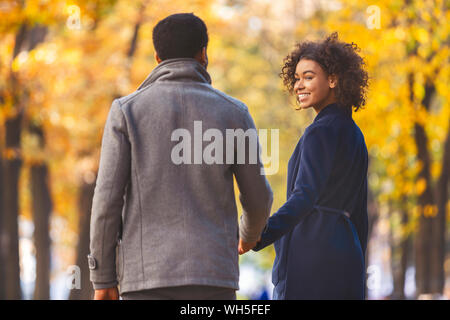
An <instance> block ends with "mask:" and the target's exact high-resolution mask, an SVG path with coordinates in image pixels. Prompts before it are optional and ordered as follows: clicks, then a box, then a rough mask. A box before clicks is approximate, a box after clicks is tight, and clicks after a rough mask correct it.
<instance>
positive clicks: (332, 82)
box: [328, 74, 338, 89]
mask: <svg viewBox="0 0 450 320" xmlns="http://www.w3.org/2000/svg"><path fill="white" fill-rule="evenodd" d="M337 83H338V76H337V75H336V74H330V75H329V76H328V86H329V87H330V88H331V89H333V88H336V86H337Z"/></svg>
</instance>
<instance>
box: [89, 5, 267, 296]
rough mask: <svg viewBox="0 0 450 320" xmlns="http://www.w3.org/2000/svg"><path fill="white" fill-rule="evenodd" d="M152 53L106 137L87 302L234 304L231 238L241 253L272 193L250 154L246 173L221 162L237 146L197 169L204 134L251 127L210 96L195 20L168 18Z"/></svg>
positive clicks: (235, 153) (202, 36) (222, 99)
mask: <svg viewBox="0 0 450 320" xmlns="http://www.w3.org/2000/svg"><path fill="white" fill-rule="evenodd" d="M153 43H154V46H155V51H156V53H155V58H156V60H157V61H158V63H159V64H158V66H157V67H156V68H155V69H154V70H153V71H152V72H151V73H150V75H149V76H148V77H147V79H146V80H145V81H144V82H143V83H142V85H141V86H140V87H139V88H138V90H137V91H136V92H134V93H132V94H131V95H128V96H126V97H123V98H120V99H118V100H115V101H114V102H113V104H112V106H111V109H110V111H109V115H108V118H107V121H106V125H105V129H104V134H103V140H102V150H101V156H100V167H99V173H98V178H97V183H96V187H95V193H94V198H93V204H92V217H91V243H90V254H89V256H88V261H89V268H90V271H91V275H90V279H91V281H92V282H93V285H94V289H95V296H94V299H118V297H119V291H120V295H121V296H122V298H123V299H235V298H236V292H235V291H236V290H237V289H238V280H239V266H238V237H239V236H240V238H241V240H240V243H239V250H243V249H242V248H244V249H245V248H247V247H253V246H255V244H256V242H257V241H258V239H259V236H260V234H261V232H262V229H263V228H264V226H265V224H266V221H267V218H268V216H269V212H270V208H271V205H272V191H271V189H270V186H269V184H268V182H267V179H266V178H265V176H264V174H263V170H262V164H261V161H260V158H259V152H258V154H257V161H256V162H254V163H251V161H245V162H244V163H242V161H241V162H239V161H237V162H236V161H233V162H231V163H230V161H227V160H230V159H231V160H236V159H238V158H240V157H241V155H240V154H239V148H238V147H237V145H238V144H239V143H237V144H236V145H234V146H232V147H231V148H229V147H228V145H227V147H226V148H225V147H224V148H223V149H219V148H215V154H210V155H211V156H212V157H213V160H214V161H209V160H211V159H209V160H208V159H203V158H204V157H205V154H206V155H208V152H206V149H205V148H204V147H205V146H208V143H207V142H205V140H206V141H208V138H207V134H206V132H209V133H212V132H213V133H216V134H217V133H218V132H219V133H223V134H224V135H225V133H226V132H227V129H241V131H244V132H247V130H248V129H250V131H251V130H255V126H254V122H253V120H252V118H251V116H250V114H249V112H248V110H247V107H246V106H245V105H244V104H243V103H242V102H240V101H238V100H236V99H234V98H231V97H229V96H227V95H225V94H224V93H222V92H220V91H218V90H216V89H214V88H213V87H212V86H211V78H210V76H209V74H208V72H207V71H206V68H207V65H208V57H207V44H208V34H207V29H206V25H205V24H204V22H203V21H202V20H201V19H199V18H198V17H196V16H195V15H193V14H187V13H183V14H174V15H171V16H169V17H167V18H165V19H163V20H162V21H160V22H159V23H158V24H157V25H156V26H155V28H154V29H153ZM199 128H200V129H201V130H202V132H205V135H201V132H200V136H199ZM208 130H209V131H208ZM211 130H213V131H211ZM214 130H215V131H214ZM189 137H193V140H194V141H193V143H191V141H190V140H188V138H189ZM182 138H184V139H183V141H181V142H179V141H180V140H182ZM199 139H200V144H199V143H198V140H199ZM215 139H216V140H215V141H214V143H219V142H220V139H218V137H217V135H216V136H215ZM184 140H186V141H184ZM211 140H213V139H212V137H211V135H210V136H209V141H211ZM223 140H224V139H223ZM248 140H250V138H249V139H246V140H244V142H245V147H249V146H250V143H249V142H248ZM241 141H242V140H241ZM182 143H184V147H183V146H182V147H181V148H180V144H182ZM192 145H193V148H192ZM258 146H259V144H258ZM216 147H217V145H216ZM202 150H204V153H202ZM224 150H225V152H223V154H222V151H224ZM245 150H246V151H245V160H248V159H250V158H252V154H251V152H252V150H250V149H248V148H245ZM253 151H254V150H253ZM230 152H231V154H230ZM253 155H254V154H253ZM199 156H200V157H199ZM202 156H203V157H202ZM180 159H181V160H182V161H180ZM207 160H208V161H207ZM222 160H223V161H222ZM233 176H234V177H235V178H236V181H237V184H238V187H239V190H240V201H241V204H242V207H243V214H242V217H241V225H240V227H239V226H238V221H237V220H238V219H237V211H236V203H235V197H234V186H233ZM238 230H239V235H238ZM116 269H117V273H116ZM118 285H119V289H118V288H117V286H118Z"/></svg>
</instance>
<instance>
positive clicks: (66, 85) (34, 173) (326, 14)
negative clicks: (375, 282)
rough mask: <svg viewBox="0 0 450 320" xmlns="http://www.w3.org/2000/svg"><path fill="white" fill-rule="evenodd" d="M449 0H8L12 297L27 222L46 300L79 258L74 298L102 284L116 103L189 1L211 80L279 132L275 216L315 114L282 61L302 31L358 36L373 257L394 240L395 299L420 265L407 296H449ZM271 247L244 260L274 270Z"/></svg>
mask: <svg viewBox="0 0 450 320" xmlns="http://www.w3.org/2000/svg"><path fill="white" fill-rule="evenodd" d="M449 6H450V4H449V3H448V1H444V0H435V1H413V0H398V1H387V0H379V1H370V2H369V1H356V0H342V1H335V0H327V1H326V0H321V1H312V0H282V1H277V2H273V1H269V0H250V1H244V0H215V1H207V0H191V1H179V0H173V1H170V2H168V1H163V0H145V1H144V0H142V1H139V0H131V1H125V0H95V1H94V0H78V1H75V0H74V1H63V0H56V1H42V0H21V1H19V0H17V1H15V0H9V1H0V35H1V38H0V55H1V60H0V124H1V125H0V137H1V139H0V150H1V153H0V163H1V167H0V169H1V170H0V181H1V182H2V183H1V184H0V235H1V237H0V299H2V298H7V299H20V298H23V297H24V295H23V293H22V292H23V291H25V290H23V288H21V284H22V285H24V283H25V282H24V279H25V278H26V274H27V272H28V271H26V270H29V269H30V266H29V264H30V263H32V262H30V261H28V260H26V259H25V253H24V250H25V249H24V248H25V247H26V246H25V242H23V241H22V240H24V239H25V238H26V236H25V233H26V232H23V231H20V230H22V229H21V228H20V226H21V225H25V224H24V222H26V221H28V222H30V223H31V225H32V226H33V228H32V233H33V245H32V248H33V250H32V251H31V255H32V256H33V257H34V259H35V267H34V270H35V278H34V277H32V282H33V283H34V294H33V298H35V299H48V298H50V297H53V296H56V293H55V294H51V292H52V290H51V289H52V287H56V286H57V284H56V283H60V282H61V281H60V280H58V279H61V277H62V279H65V278H66V276H67V275H66V274H65V272H66V269H67V268H68V266H70V265H72V264H75V265H77V266H79V267H80V271H81V273H80V274H81V289H80V290H78V289H73V290H71V291H70V296H69V298H70V299H89V298H90V297H91V296H92V286H91V284H90V282H89V271H88V268H87V263H86V255H87V253H88V251H89V247H88V246H89V220H90V211H91V202H92V196H93V190H94V187H95V179H96V173H97V169H98V160H99V155H100V154H99V152H100V146H101V137H102V132H103V127H104V124H105V120H106V116H107V114H108V111H109V107H110V105H111V102H112V100H113V99H114V98H116V97H119V96H123V95H127V94H129V93H131V92H133V91H134V90H135V89H136V88H137V87H138V86H139V84H140V83H141V82H142V81H143V80H144V79H145V77H146V76H147V75H148V73H149V72H150V71H151V70H152V69H153V68H154V67H155V66H156V62H155V61H154V57H153V55H154V51H153V45H152V41H151V33H152V28H153V26H154V25H155V24H156V23H157V21H159V20H160V19H162V18H164V17H166V16H167V15H170V14H172V13H176V12H194V13H195V14H196V15H198V16H200V17H201V18H202V19H203V20H204V21H205V22H206V24H207V26H208V31H209V36H210V44H209V46H208V55H209V61H210V64H209V67H208V71H209V73H210V74H211V76H212V80H213V86H215V87H216V88H218V89H220V90H223V91H225V92H226V93H228V94H230V95H232V96H235V97H236V98H238V99H240V100H242V101H244V102H245V103H246V104H247V105H248V107H249V109H250V112H251V114H252V115H253V117H254V119H255V122H256V125H257V127H258V128H268V129H271V128H273V129H279V130H280V132H279V134H280V140H279V150H280V152H279V155H280V161H279V170H278V172H277V173H276V174H274V175H271V176H269V177H268V178H269V181H270V183H271V186H272V188H273V190H274V196H275V199H274V204H273V212H275V211H276V210H277V209H278V208H279V207H280V206H281V205H282V204H283V202H284V201H285V192H286V187H285V186H286V171H287V162H288V159H289V157H290V155H291V153H292V151H293V149H294V147H295V145H296V143H297V141H298V139H299V138H300V137H301V135H302V133H303V131H304V129H305V128H306V127H307V126H308V125H309V124H310V123H311V121H312V120H313V118H314V116H315V114H314V113H313V112H312V111H295V101H294V98H293V97H290V96H289V95H288V93H287V92H286V91H285V89H284V88H283V86H282V82H281V79H280V78H279V73H280V71H281V66H282V62H283V58H284V57H285V56H286V55H287V54H288V53H289V52H290V50H292V49H293V46H294V44H295V43H296V42H298V41H303V40H318V39H323V38H324V37H325V36H326V35H328V34H329V33H331V32H334V31H337V32H338V33H339V37H340V38H341V39H342V40H344V41H347V42H354V43H356V44H358V46H359V47H360V48H361V54H362V55H363V56H364V58H365V60H366V63H367V68H368V71H369V75H370V78H371V79H370V92H369V96H368V99H367V101H368V103H367V106H366V108H365V110H362V111H360V112H357V113H354V119H355V121H356V122H357V124H358V125H359V126H360V127H361V129H362V131H363V133H364V135H365V138H366V143H367V146H368V149H369V155H370V162H369V164H370V167H369V189H370V190H369V204H368V210H369V217H370V221H369V222H370V230H371V231H373V232H371V235H372V236H371V237H370V242H369V247H368V254H367V257H366V259H367V266H368V267H369V266H370V265H374V264H377V263H378V264H379V263H381V262H379V261H378V262H377V261H375V258H372V257H376V255H377V254H378V253H377V252H379V251H380V250H381V251H382V252H383V258H382V260H383V261H382V262H383V263H384V262H385V263H387V264H388V265H389V267H390V268H391V269H392V270H387V271H386V270H385V272H388V273H390V274H392V281H391V283H392V290H390V293H389V294H390V296H389V297H388V298H394V299H403V298H407V295H406V292H405V283H406V281H407V279H406V274H407V270H408V269H409V268H413V269H414V270H415V284H416V289H415V293H414V294H413V296H410V298H430V297H431V298H439V297H443V296H444V294H446V297H447V298H448V297H449V294H448V292H445V290H446V287H445V280H446V275H447V276H448V274H449V272H450V270H449V269H450V260H449V258H448V255H446V253H448V249H449V245H448V238H447V237H446V231H447V229H448V219H447V218H446V217H447V215H448V212H449V201H448V195H449V190H448V181H449V172H448V170H449V168H450V138H449V136H450V135H449V128H450V126H449V120H450V107H449V99H448V98H449V96H448V95H449V93H448V91H449V90H448V87H449V86H448V82H449V81H448V79H449V78H450V77H449V76H450V74H449V73H450V72H449V60H448V59H449V24H448V22H447V21H449V19H450V14H449V10H448V9H449ZM269 150H270V148H269ZM19 222H20V223H19ZM385 238H386V239H387V241H388V246H387V247H383V246H382V245H381V243H382V241H383V239H385ZM20 239H22V240H20ZM19 243H20V245H19ZM273 259H274V251H273V248H272V247H269V248H267V249H265V250H263V251H262V252H261V253H258V254H251V253H250V254H247V255H244V256H243V257H241V265H246V264H252V265H253V266H254V268H257V269H260V270H270V269H271V267H272V263H273ZM385 260H386V261H385ZM61 275H62V276H61ZM383 277H386V275H383ZM21 279H22V281H21ZM243 280H245V279H243ZM368 280H369V281H368V284H370V283H371V282H372V281H371V279H368ZM57 281H60V282H57ZM59 287H61V286H59ZM368 289H369V288H368ZM55 290H56V289H55ZM447 290H450V289H449V288H448V285H447ZM368 293H369V297H370V293H371V291H370V290H369V291H368ZM241 296H242V297H251V296H249V295H248V294H247V295H245V294H243V295H241ZM374 296H375V295H374ZM28 298H31V297H30V296H28Z"/></svg>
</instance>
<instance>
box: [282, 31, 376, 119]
mask: <svg viewBox="0 0 450 320" xmlns="http://www.w3.org/2000/svg"><path fill="white" fill-rule="evenodd" d="M359 51H360V48H358V46H357V45H356V43H353V42H352V43H345V42H342V41H339V40H338V34H337V32H334V33H332V34H331V35H329V36H328V37H327V38H326V39H325V40H324V41H321V42H311V41H305V42H301V43H298V44H297V45H296V47H295V49H294V50H293V51H292V52H291V53H290V54H289V55H288V56H287V57H286V58H284V60H283V62H284V66H283V67H282V69H281V73H280V77H281V78H282V79H283V83H284V85H285V86H286V87H287V89H288V90H289V92H290V93H291V94H292V93H293V91H294V84H295V81H296V80H295V76H294V75H295V69H296V67H297V64H298V62H299V61H300V60H301V59H309V60H313V61H315V62H317V63H318V64H319V65H320V66H321V67H322V69H323V70H324V71H325V73H326V74H327V75H330V74H335V75H337V76H338V84H337V87H336V99H337V101H338V103H339V104H340V105H341V106H342V107H344V108H346V109H350V110H351V109H352V107H354V108H355V112H356V111H358V110H359V109H360V108H362V107H363V106H364V105H365V103H366V93H367V87H368V80H369V79H368V78H369V77H368V74H367V72H366V70H365V69H364V68H365V65H366V63H365V61H364V59H363V58H361V57H360V55H359V54H358V52H359Z"/></svg>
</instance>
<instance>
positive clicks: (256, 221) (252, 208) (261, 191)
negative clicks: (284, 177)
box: [233, 112, 273, 243]
mask: <svg viewBox="0 0 450 320" xmlns="http://www.w3.org/2000/svg"><path fill="white" fill-rule="evenodd" d="M243 130H245V131H247V132H249V133H250V134H251V135H253V138H254V140H255V141H256V147H257V149H256V150H254V149H252V148H250V145H249V143H248V139H246V141H245V147H244V150H245V153H246V154H245V161H244V163H242V164H239V161H237V163H236V162H235V164H234V165H233V170H234V175H235V178H236V182H237V184H238V187H239V192H240V195H239V200H240V202H241V204H242V209H243V211H242V215H241V222H240V226H239V237H240V238H241V239H242V240H244V241H245V242H249V243H251V242H256V241H258V239H259V237H260V235H261V232H262V230H263V228H264V226H265V225H266V223H267V218H268V217H269V214H270V209H271V208H272V201H273V194H272V189H271V188H270V185H269V182H268V181H267V178H266V176H265V174H264V167H263V165H262V162H261V158H260V152H259V149H260V145H259V141H258V135H257V133H256V128H255V124H254V122H253V119H252V117H251V116H250V114H249V113H248V112H246V113H245V116H244V124H243ZM249 152H256V155H255V154H254V155H253V156H256V157H255V158H256V161H255V162H256V163H251V162H252V161H250V159H251V156H250V155H249ZM237 158H239V155H237Z"/></svg>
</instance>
